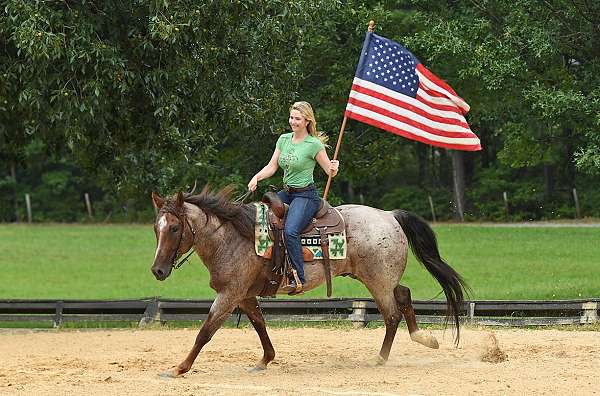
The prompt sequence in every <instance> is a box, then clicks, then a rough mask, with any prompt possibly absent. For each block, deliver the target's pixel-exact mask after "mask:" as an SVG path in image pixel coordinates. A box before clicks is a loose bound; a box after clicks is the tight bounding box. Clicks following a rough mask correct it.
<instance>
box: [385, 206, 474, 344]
mask: <svg viewBox="0 0 600 396" xmlns="http://www.w3.org/2000/svg"><path fill="white" fill-rule="evenodd" d="M394 217H395V218H396V220H397V221H398V223H400V226H401V227H402V229H403V230H404V234H406V237H407V238H408V244H409V245H410V248H411V249H412V251H413V253H414V255H415V256H416V257H417V259H418V260H419V261H420V262H421V263H422V264H423V265H424V266H425V268H426V269H427V271H429V273H430V274H431V275H433V277H434V278H435V279H436V280H437V281H438V283H439V284H440V286H442V289H443V290H444V294H445V295H446V301H447V303H448V308H447V310H446V312H447V315H446V323H448V320H449V319H450V317H452V318H454V322H455V324H456V338H455V343H456V344H457V345H458V342H459V340H460V322H459V319H458V314H459V312H460V307H461V306H462V305H463V302H464V295H463V292H464V294H468V291H469V286H468V285H467V283H466V282H465V281H464V279H463V278H462V277H461V276H460V275H459V274H458V272H456V271H455V270H454V269H453V268H452V267H450V266H449V265H448V264H447V263H446V262H445V261H444V260H442V258H441V257H440V252H439V251H438V247H437V240H436V237H435V233H434V232H433V230H432V229H431V227H429V225H428V224H427V223H426V222H425V220H423V219H422V218H420V217H419V216H417V215H415V214H413V213H410V212H407V211H404V210H401V209H398V210H395V211H394Z"/></svg>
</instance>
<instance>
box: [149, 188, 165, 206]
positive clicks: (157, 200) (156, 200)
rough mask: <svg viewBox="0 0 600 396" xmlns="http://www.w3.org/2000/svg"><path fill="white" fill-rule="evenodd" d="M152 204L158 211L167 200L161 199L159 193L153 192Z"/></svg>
mask: <svg viewBox="0 0 600 396" xmlns="http://www.w3.org/2000/svg"><path fill="white" fill-rule="evenodd" d="M152 203H153V204H154V207H155V208H156V209H160V208H162V206H163V205H164V203H165V200H164V199H162V198H161V197H159V196H158V194H157V193H155V192H154V191H152Z"/></svg>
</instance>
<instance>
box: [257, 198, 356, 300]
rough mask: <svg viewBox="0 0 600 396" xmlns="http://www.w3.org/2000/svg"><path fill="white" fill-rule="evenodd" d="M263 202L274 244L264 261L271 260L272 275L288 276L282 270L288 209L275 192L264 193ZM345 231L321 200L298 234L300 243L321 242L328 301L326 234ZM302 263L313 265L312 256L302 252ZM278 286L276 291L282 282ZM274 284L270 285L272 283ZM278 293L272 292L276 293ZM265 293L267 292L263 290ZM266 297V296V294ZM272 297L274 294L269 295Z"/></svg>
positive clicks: (343, 224)
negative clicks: (306, 224)
mask: <svg viewBox="0 0 600 396" xmlns="http://www.w3.org/2000/svg"><path fill="white" fill-rule="evenodd" d="M262 202H264V203H265V204H267V206H269V211H268V213H267V218H268V222H269V236H270V237H271V240H272V241H273V246H272V247H271V248H269V249H268V250H267V252H266V253H265V255H264V257H265V258H267V259H268V258H271V262H272V264H273V273H279V274H283V273H286V274H290V273H291V270H292V269H291V268H289V266H288V267H287V268H284V264H285V263H286V262H287V261H289V260H286V259H285V256H286V251H285V245H284V243H283V228H284V225H285V218H286V215H287V211H288V205H287V204H285V203H283V202H282V201H281V199H280V198H279V197H278V196H277V194H276V193H274V192H267V193H266V194H265V195H264V196H263V198H262ZM344 230H345V223H344V219H343V217H342V216H341V214H340V213H339V212H338V211H337V210H335V209H334V208H333V207H332V206H331V205H330V204H329V202H327V201H325V200H324V199H322V198H321V203H320V205H319V210H318V211H317V213H316V214H315V217H314V218H313V219H312V221H311V222H310V224H309V225H308V226H307V227H306V228H305V229H304V230H302V232H301V235H300V239H301V240H302V239H308V238H311V239H313V240H315V239H318V240H320V244H321V250H322V251H323V270H324V272H325V280H326V282H327V297H331V266H330V264H329V237H328V235H329V234H337V233H340V232H343V231H344ZM302 253H303V256H304V261H305V262H306V261H313V260H314V257H313V254H312V252H311V251H310V250H309V249H308V248H306V247H303V248H302ZM276 283H277V287H279V284H280V283H281V278H280V279H279V282H276ZM271 284H273V282H271ZM276 290H277V289H275V291H276ZM265 291H266V290H265ZM266 294H269V293H266ZM272 294H275V293H272Z"/></svg>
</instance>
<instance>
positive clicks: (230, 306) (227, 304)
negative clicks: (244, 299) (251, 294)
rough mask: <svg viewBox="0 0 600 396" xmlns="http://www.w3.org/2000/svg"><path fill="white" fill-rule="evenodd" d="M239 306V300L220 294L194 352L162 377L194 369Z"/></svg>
mask: <svg viewBox="0 0 600 396" xmlns="http://www.w3.org/2000/svg"><path fill="white" fill-rule="evenodd" d="M238 304H239V299H237V298H234V297H233V296H231V295H228V294H227V293H219V294H217V297H216V298H215V301H214V302H213V304H212V305H211V307H210V311H209V312H208V317H207V318H206V321H205V322H204V323H203V324H202V327H201V328H200V332H199V333H198V335H197V336H196V342H195V343H194V346H193V347H192V350H191V351H190V353H189V354H188V355H187V357H186V358H185V360H184V361H183V362H181V363H180V364H179V365H178V366H177V367H175V368H174V369H173V370H172V371H170V372H166V373H163V374H161V376H166V377H177V376H180V375H182V374H184V373H187V372H188V371H189V370H190V368H192V364H194V360H196V357H197V356H198V354H199V353H200V351H201V350H202V348H203V347H204V345H206V344H207V343H208V341H210V339H211V338H212V336H213V335H214V334H215V332H216V331H217V330H218V329H219V328H220V327H221V326H222V325H223V322H225V320H227V318H228V317H229V315H231V312H232V311H233V310H234V308H235V307H237V305H238Z"/></svg>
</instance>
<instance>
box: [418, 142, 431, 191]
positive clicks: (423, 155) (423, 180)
mask: <svg viewBox="0 0 600 396" xmlns="http://www.w3.org/2000/svg"><path fill="white" fill-rule="evenodd" d="M415 150H416V154H417V161H418V163H419V184H420V185H421V186H426V185H427V184H428V183H427V153H428V151H429V150H428V147H427V146H426V145H424V144H421V143H418V144H417V145H416V146H415Z"/></svg>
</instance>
